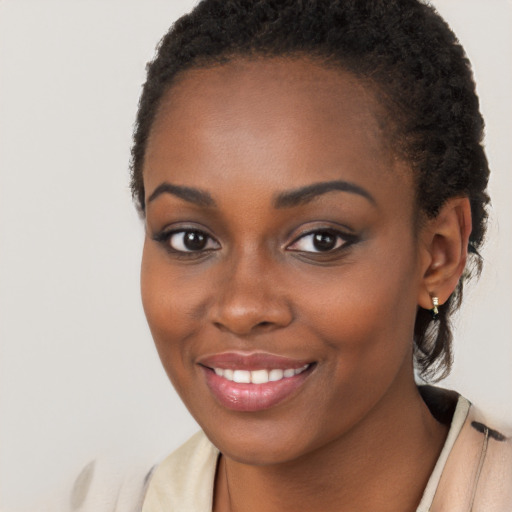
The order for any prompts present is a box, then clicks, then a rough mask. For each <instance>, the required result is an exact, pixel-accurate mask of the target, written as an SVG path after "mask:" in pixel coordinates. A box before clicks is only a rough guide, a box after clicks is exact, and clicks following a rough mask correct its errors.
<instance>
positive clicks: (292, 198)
mask: <svg viewBox="0 0 512 512" xmlns="http://www.w3.org/2000/svg"><path fill="white" fill-rule="evenodd" d="M335 190H340V191H342V192H350V193H351V194H357V195H359V196H362V197H364V198H365V199H367V200H368V201H369V202H370V203H371V204H372V205H374V206H375V205H376V204H377V203H376V201H375V199H374V197H373V196H372V195H371V194H370V193H369V192H368V191H367V190H365V189H364V188H362V187H360V186H359V185H356V184H354V183H350V182H348V181H341V180H335V181H324V182H321V183H313V184H312V185H307V186H305V187H301V188H297V189H295V190H290V191H287V192H282V193H281V194H279V195H278V196H277V197H276V198H275V200H274V207H275V208H291V207H293V206H298V205H302V204H306V203H309V202H310V201H313V200H314V199H316V198H317V197H318V196H320V195H323V194H327V193H328V192H332V191H335Z"/></svg>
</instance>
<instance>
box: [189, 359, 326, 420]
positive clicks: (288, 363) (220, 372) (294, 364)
mask: <svg viewBox="0 0 512 512" xmlns="http://www.w3.org/2000/svg"><path fill="white" fill-rule="evenodd" d="M198 364H199V366H200V368H201V369H202V371H203V374H204V376H205V378H206V384H207V386H208V388H209V390H210V392H211V393H212V394H213V396H214V398H215V399H216V400H217V402H219V403H220V404H221V405H222V406H224V407H226V408H228V409H231V410H235V411H242V412H255V411H262V410H266V409H269V408H271V407H274V406H276V405H277V404H280V403H281V402H283V401H284V400H286V399H288V398H290V397H291V396H293V395H295V394H296V393H297V392H298V390H299V389H300V388H301V387H302V386H303V384H304V382H305V381H306V379H307V378H308V377H309V375H310V374H311V373H312V372H313V370H314V368H315V366H316V363H314V362H305V361H298V360H293V359H288V358H283V357H281V356H274V355H271V354H250V355H244V354H239V353H225V354H218V355H215V356H211V357H208V358H204V359H202V360H200V361H199V363H198Z"/></svg>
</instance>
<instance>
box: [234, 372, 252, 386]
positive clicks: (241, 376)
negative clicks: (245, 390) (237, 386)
mask: <svg viewBox="0 0 512 512" xmlns="http://www.w3.org/2000/svg"><path fill="white" fill-rule="evenodd" d="M233 382H239V383H242V384H249V383H250V382H251V372H249V371H247V370H235V371H234V372H233Z"/></svg>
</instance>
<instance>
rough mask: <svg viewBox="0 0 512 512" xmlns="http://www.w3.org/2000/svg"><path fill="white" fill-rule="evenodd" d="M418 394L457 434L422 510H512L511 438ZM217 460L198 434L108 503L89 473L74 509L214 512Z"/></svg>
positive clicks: (429, 392)
mask: <svg viewBox="0 0 512 512" xmlns="http://www.w3.org/2000/svg"><path fill="white" fill-rule="evenodd" d="M419 389H420V392H421V394H422V396H423V398H424V400H425V402H426V403H427V404H428V406H429V408H430V410H431V412H432V414H433V415H434V416H435V417H436V418H437V419H438V420H439V421H441V422H443V423H447V424H450V429H449V433H448V436H447V439H446V441H445V444H444V447H443V449H442V451H441V453H440V455H439V458H438V461H437V463H436V465H435V467H434V470H433V472H432V474H431V476H430V479H429V481H428V484H427V486H426V488H425V491H424V493H423V497H422V499H421V502H420V504H419V506H418V508H417V512H512V439H511V438H510V437H506V436H505V434H504V433H503V432H500V431H498V430H496V429H494V428H491V427H489V426H488V423H487V421H486V419H485V418H484V416H483V415H482V413H481V412H480V411H479V410H478V409H477V408H476V407H474V406H472V405H471V404H470V402H469V401H468V400H466V399H465V398H463V397H462V396H459V395H457V394H456V393H453V392H450V391H446V390H442V389H440V388H433V387H430V386H425V387H420V388H419ZM218 458H219V451H218V450H217V448H215V446H214V445H213V444H212V443H211V442H210V441H209V440H208V438H207V437H206V435H205V434H204V433H203V432H198V433H197V434H195V435H194V436H193V437H192V438H191V439H189V440H188V441H187V442H186V443H185V444H184V445H182V446H181V447H180V448H178V449H177V450H176V451H175V452H173V453H172V454H171V455H169V456H168V457H167V458H166V459H164V460H163V461H162V462H161V463H160V464H159V465H158V466H157V467H155V468H153V470H152V471H150V472H149V473H148V472H147V471H146V472H145V473H144V474H140V475H139V477H138V478H136V477H132V478H129V479H125V480H124V481H123V482H122V485H121V486H120V487H118V488H117V489H118V490H117V491H116V493H115V495H114V494H113V493H110V497H108V498H107V497H106V495H105V494H103V498H102V497H101V496H102V493H101V492H99V491H101V489H100V487H102V488H103V489H105V488H106V486H107V485H108V484H106V483H105V479H104V478H103V476H102V474H101V471H99V469H98V468H94V466H92V467H89V468H88V469H87V468H86V469H85V470H84V472H82V474H81V476H80V477H79V478H78V479H77V482H76V483H75V488H74V493H73V495H72V499H71V503H72V504H73V503H74V506H73V507H71V508H70V509H69V510H71V511H73V512H74V511H79V512H140V511H141V510H142V512H211V510H212V506H213V489H214V480H215V472H216V468H217V462H218ZM92 472H94V473H95V474H94V475H93V474H92ZM110 488H111V489H113V488H115V486H114V487H110ZM141 506H142V508H141Z"/></svg>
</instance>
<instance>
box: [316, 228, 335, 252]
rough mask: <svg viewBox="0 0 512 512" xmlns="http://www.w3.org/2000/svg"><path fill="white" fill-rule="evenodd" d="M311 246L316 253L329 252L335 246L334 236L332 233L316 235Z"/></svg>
mask: <svg viewBox="0 0 512 512" xmlns="http://www.w3.org/2000/svg"><path fill="white" fill-rule="evenodd" d="M313 245H314V246H315V249H317V250H318V251H329V250H331V249H333V248H334V247H335V246H336V236H335V235H333V234H332V233H327V232H325V231H324V232H323V233H316V234H315V236H314V238H313Z"/></svg>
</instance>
